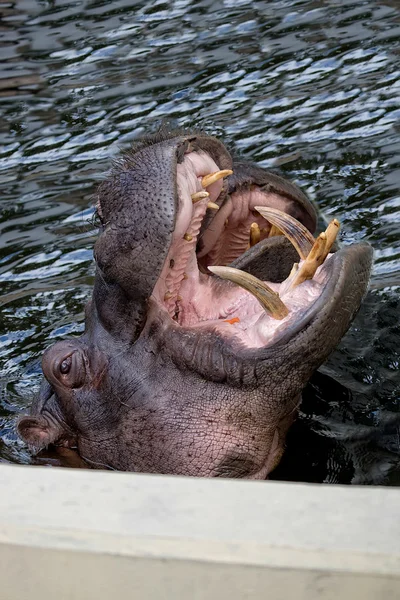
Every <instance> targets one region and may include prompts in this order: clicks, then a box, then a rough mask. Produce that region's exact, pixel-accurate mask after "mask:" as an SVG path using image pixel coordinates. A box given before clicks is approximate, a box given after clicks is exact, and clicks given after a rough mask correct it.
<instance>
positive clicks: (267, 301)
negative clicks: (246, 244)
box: [208, 267, 289, 320]
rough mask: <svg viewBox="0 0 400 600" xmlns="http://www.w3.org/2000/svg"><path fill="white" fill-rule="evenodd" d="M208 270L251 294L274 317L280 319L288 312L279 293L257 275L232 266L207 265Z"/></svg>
mask: <svg viewBox="0 0 400 600" xmlns="http://www.w3.org/2000/svg"><path fill="white" fill-rule="evenodd" d="M208 270H209V271H211V272H212V273H214V274H215V275H218V277H221V278H222V279H227V280H228V281H232V282H233V283H236V284H237V285H240V287H242V288H244V289H245V290H247V291H248V292H250V293H251V294H253V296H254V297H255V298H257V300H258V301H259V303H260V304H261V306H262V307H263V309H264V310H265V311H266V312H268V313H269V314H270V315H271V317H273V318H274V319H278V320H281V319H284V318H285V317H286V316H287V315H288V314H289V311H288V309H287V308H286V306H285V305H284V304H283V302H282V300H281V299H280V298H279V294H277V293H276V292H274V291H273V290H272V289H271V288H270V287H269V286H268V285H267V284H266V283H264V282H263V281H261V280H260V279H257V277H254V276H253V275H249V273H245V272H244V271H241V270H240V269H234V268H233V267H208Z"/></svg>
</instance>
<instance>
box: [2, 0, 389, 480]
mask: <svg viewBox="0 0 400 600" xmlns="http://www.w3.org/2000/svg"><path fill="white" fill-rule="evenodd" d="M0 12H1V14H2V19H1V29H0V35H1V40H0V41H1V58H2V61H1V66H0V188H1V195H0V211H1V212H0V228H1V238H0V286H1V287H0V294H1V308H0V378H1V384H0V385H1V396H0V461H5V462H15V463H21V462H22V463H27V462H30V460H31V459H30V456H29V454H28V452H27V450H26V448H25V447H24V445H23V444H22V443H21V442H20V441H19V440H18V439H17V438H16V435H15V432H14V422H15V417H16V415H17V414H19V413H20V412H21V411H23V410H24V409H25V408H26V407H27V406H28V405H29V403H30V401H31V398H32V395H33V394H34V393H35V391H36V389H37V385H38V382H39V380H40V362H39V361H40V356H41V354H42V352H43V350H44V348H45V347H46V346H47V345H49V344H50V343H53V342H55V341H56V340H58V339H62V338H64V337H65V336H66V335H71V334H72V335H74V334H76V333H79V332H80V331H82V329H83V307H84V304H85V302H86V301H87V299H88V297H89V295H90V292H91V286H92V283H93V262H92V247H93V242H94V239H95V235H96V232H95V229H94V227H93V225H92V224H91V217H92V214H93V209H92V201H91V198H92V194H93V191H94V189H95V187H96V184H97V182H98V181H99V177H100V176H101V174H102V173H104V172H105V171H106V170H107V168H109V166H110V163H111V160H112V158H113V157H115V156H116V155H117V154H118V153H119V152H120V151H121V149H126V148H128V147H129V145H130V144H131V143H132V141H134V140H135V139H137V138H139V137H140V136H142V135H143V134H144V133H148V132H152V131H155V130H156V129H157V127H158V126H159V125H160V123H161V122H162V120H165V119H167V120H168V121H170V122H171V123H172V124H173V125H178V126H186V127H190V126H196V127H202V128H204V129H206V131H208V132H209V133H212V134H215V135H218V136H221V137H222V138H223V139H224V140H225V141H226V142H227V143H228V144H229V145H230V148H231V149H232V150H233V151H234V152H235V153H236V155H239V156H241V157H243V158H245V159H250V160H254V161H256V162H257V163H259V164H260V165H262V166H265V167H271V166H273V167H279V168H280V169H281V170H282V171H283V172H284V173H286V174H287V175H288V176H289V177H291V178H293V179H295V180H296V181H297V182H298V183H299V184H300V185H301V186H302V187H303V188H304V189H305V190H306V191H307V192H308V193H309V195H310V196H311V197H312V198H313V199H315V200H316V201H317V202H318V204H319V206H320V207H321V209H322V211H323V212H324V214H325V216H326V218H330V217H331V216H335V217H337V218H338V219H339V220H340V221H341V223H342V228H343V233H342V240H343V242H344V243H350V242H355V241H359V240H368V241H369V242H370V243H371V244H372V245H373V246H374V248H375V257H376V264H375V269H374V273H373V276H372V281H371V291H370V293H369V295H368V297H367V299H366V301H365V303H364V305H363V307H362V309H361V311H360V313H359V316H358V318H357V319H356V321H355V322H354V325H353V327H352V328H351V330H350V332H349V333H348V335H347V336H346V337H345V338H344V339H343V341H342V343H341V345H340V347H339V348H338V350H337V351H335V352H334V353H333V355H332V356H331V358H330V359H329V360H328V362H327V363H326V364H325V365H324V366H323V367H322V368H321V369H320V372H319V373H317V374H316V375H315V376H314V378H313V380H312V382H311V383H310V385H309V386H308V388H307V390H306V392H305V394H304V402H303V404H302V407H301V413H300V419H299V420H298V422H297V423H296V425H295V426H294V427H293V429H292V431H291V433H290V435H289V439H288V450H287V453H286V455H285V458H284V460H283V462H282V464H281V466H280V467H279V468H278V470H277V472H276V474H275V476H276V477H279V478H285V479H294V480H303V481H325V482H340V483H379V484H391V485H398V484H400V377H399V360H400V331H399V317H400V301H399V293H398V292H399V287H400V261H399V259H400V194H399V181H400V169H399V163H400V158H399V157H400V154H399V149H400V140H399V117H400V72H399V58H400V56H399V55H400V7H399V5H398V3H397V1H396V0H381V1H378V0H366V1H363V2H358V3H354V2H347V1H343V0H341V1H336V0H325V1H323V0H315V1H311V0H298V1H296V0H274V1H268V2H247V1H240V0H224V1H215V0H213V1H208V0H204V1H200V2H198V1H196V2H195V1H194V0H175V1H170V2H148V1H146V2H144V1H136V2H135V1H132V0H130V1H129V2H127V1H124V0H117V1H113V2H107V1H79V0H77V1H62V0H49V1H44V0H43V1H33V0H20V1H15V2H2V3H1V5H0Z"/></svg>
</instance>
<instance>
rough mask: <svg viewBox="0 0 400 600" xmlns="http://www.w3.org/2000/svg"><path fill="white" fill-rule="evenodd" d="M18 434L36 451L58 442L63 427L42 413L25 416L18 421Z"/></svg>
mask: <svg viewBox="0 0 400 600" xmlns="http://www.w3.org/2000/svg"><path fill="white" fill-rule="evenodd" d="M17 431H18V434H19V435H20V436H21V437H22V439H23V440H25V442H26V443H27V444H28V445H29V447H30V448H31V449H32V450H34V451H35V452H39V451H40V450H42V449H43V448H46V447H47V446H49V444H53V443H54V442H56V441H57V440H58V439H59V438H60V435H61V434H62V430H61V428H60V427H59V426H58V425H57V424H56V423H54V422H52V421H48V420H47V419H45V417H43V416H42V415H39V416H35V417H32V416H24V417H21V418H20V419H19V421H18V423H17Z"/></svg>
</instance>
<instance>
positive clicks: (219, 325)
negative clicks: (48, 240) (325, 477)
mask: <svg viewBox="0 0 400 600" xmlns="http://www.w3.org/2000/svg"><path fill="white" fill-rule="evenodd" d="M232 170H233V174H231V173H232ZM213 173H216V175H215V176H213V175H210V174H213ZM223 177H225V179H223ZM226 177H227V179H226ZM271 209H272V210H271ZM98 214H99V217H100V220H101V223H102V228H101V234H100V237H99V239H98V241H97V243H96V246H95V259H96V263H97V270H96V279H95V286H94V292H93V298H92V300H91V302H90V303H89V304H88V306H87V308H86V329H85V333H84V334H83V336H81V338H76V339H70V340H66V341H64V342H59V343H57V344H55V345H54V346H53V347H51V348H49V349H48V350H47V351H46V352H45V354H44V357H43V372H44V375H45V378H46V381H45V382H44V383H43V385H42V388H41V391H40V394H39V396H38V399H37V401H36V402H35V404H34V405H33V407H32V409H31V414H30V416H26V417H23V418H22V419H21V420H20V422H19V426H18V427H19V432H20V434H21V436H22V437H23V438H24V439H25V440H26V441H27V442H28V443H29V444H30V446H31V447H32V449H34V450H39V449H41V448H43V447H45V446H47V445H49V444H58V445H63V446H68V447H77V448H78V451H79V453H80V455H81V457H82V458H83V459H84V460H85V461H87V462H88V463H89V464H91V465H93V466H100V467H109V468H113V469H121V470H132V471H140V472H156V473H175V474H183V475H194V476H222V477H249V478H265V477H266V476H267V475H268V473H269V472H270V471H271V470H272V469H273V468H274V467H275V466H276V464H277V463H278V462H279V459H280V456H281V454H282V452H283V448H284V440H285V434H286V431H287V429H288V427H289V426H290V424H291V422H292V421H293V419H294V417H295V415H296V410H297V406H298V404H299V401H300V394H301V390H302V389H303V387H304V386H305V384H306V383H307V380H308V379H309V377H310V375H311V374H312V372H313V371H314V370H315V369H316V368H317V367H318V366H319V365H320V364H321V363H322V362H323V360H324V359H325V358H326V357H327V356H328V354H329V353H330V352H331V351H332V349H333V348H334V347H335V346H336V344H337V343H338V341H339V340H340V338H341V337H342V336H343V334H344V333H345V331H346V330H347V328H348V327H349V325H350V323H351V320H352V318H353V316H354V314H355V313H356V311H357V310H358V307H359V305H360V302H361V299H362V297H363V295H364V293H365V290H366V287H367V284H368V279H369V271H370V264H371V249H370V247H369V246H367V245H366V244H359V245H354V246H350V247H347V248H344V249H342V250H340V251H338V252H336V253H333V254H330V253H329V251H330V246H331V245H332V244H331V243H330V245H329V244H328V243H327V239H326V238H327V235H328V237H329V232H328V230H327V232H326V234H325V233H324V234H321V235H320V236H319V238H317V241H316V242H314V239H313V237H312V236H311V233H310V232H314V230H315V223H316V215H315V211H314V209H313V207H312V205H311V204H310V202H309V201H308V199H307V198H306V197H305V196H304V194H302V192H301V191H300V190H299V189H298V188H297V187H296V186H294V185H293V184H291V183H290V182H287V181H285V180H283V179H282V178H280V177H278V176H276V175H274V174H271V173H268V172H266V171H263V170H262V169H259V168H258V167H255V166H253V165H249V164H246V163H237V164H235V165H233V164H232V159H231V157H230V155H229V153H228V152H227V150H226V149H225V147H224V146H223V145H222V144H221V143H220V142H219V141H217V140H215V139H214V138H211V137H207V136H201V135H200V136H196V135H193V136H190V135H173V134H167V135H164V136H160V137H158V138H152V139H150V140H147V141H146V142H145V143H143V144H141V145H139V146H137V147H136V148H135V149H133V150H132V152H131V153H130V154H129V155H127V156H126V157H125V158H124V159H122V160H121V162H120V163H119V164H118V165H117V166H116V167H115V168H114V170H113V171H112V173H111V175H110V176H109V177H108V178H107V179H106V180H105V181H104V182H103V183H102V184H101V186H100V188H99V192H98ZM282 214H283V216H282ZM263 215H264V216H263ZM265 215H267V216H265ZM285 215H291V216H292V217H293V218H294V220H292V221H290V220H288V219H287V218H286V217H285ZM274 219H275V221H274ZM279 219H280V220H279ZM275 222H276V223H278V224H279V227H278V229H280V230H281V231H284V232H285V236H286V237H287V238H289V239H286V237H283V236H275V235H272V236H271V234H274V233H277V231H276V227H277V226H276V225H274V223H275ZM301 224H302V225H301ZM274 228H275V229H274ZM328 229H329V228H328ZM321 236H322V237H321ZM324 236H325V237H324ZM333 239H334V238H333ZM321 244H322V245H321ZM299 254H300V257H299ZM310 257H313V258H312V260H311V259H310ZM294 263H296V264H297V263H298V266H297V267H296V266H295V267H294V268H293V265H294ZM311 263H312V264H311ZM227 265H230V269H226V266H227ZM310 265H311V268H312V271H313V272H311V275H310V273H309V270H308V269H309V267H310ZM243 271H245V272H247V273H250V274H251V275H252V276H253V278H251V277H250V278H249V276H248V275H243ZM221 277H222V278H223V279H221ZM254 278H256V279H254ZM226 279H228V281H227V280H226ZM234 282H239V285H236V283H234Z"/></svg>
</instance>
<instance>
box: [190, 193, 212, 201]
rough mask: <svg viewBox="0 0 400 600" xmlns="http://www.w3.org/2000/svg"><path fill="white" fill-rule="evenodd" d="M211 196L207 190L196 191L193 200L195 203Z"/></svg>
mask: <svg viewBox="0 0 400 600" xmlns="http://www.w3.org/2000/svg"><path fill="white" fill-rule="evenodd" d="M209 196H210V194H209V193H208V192H206V190H202V191H201V192H196V193H195V194H192V202H193V204H195V203H196V202H199V200H203V198H208V197H209Z"/></svg>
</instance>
